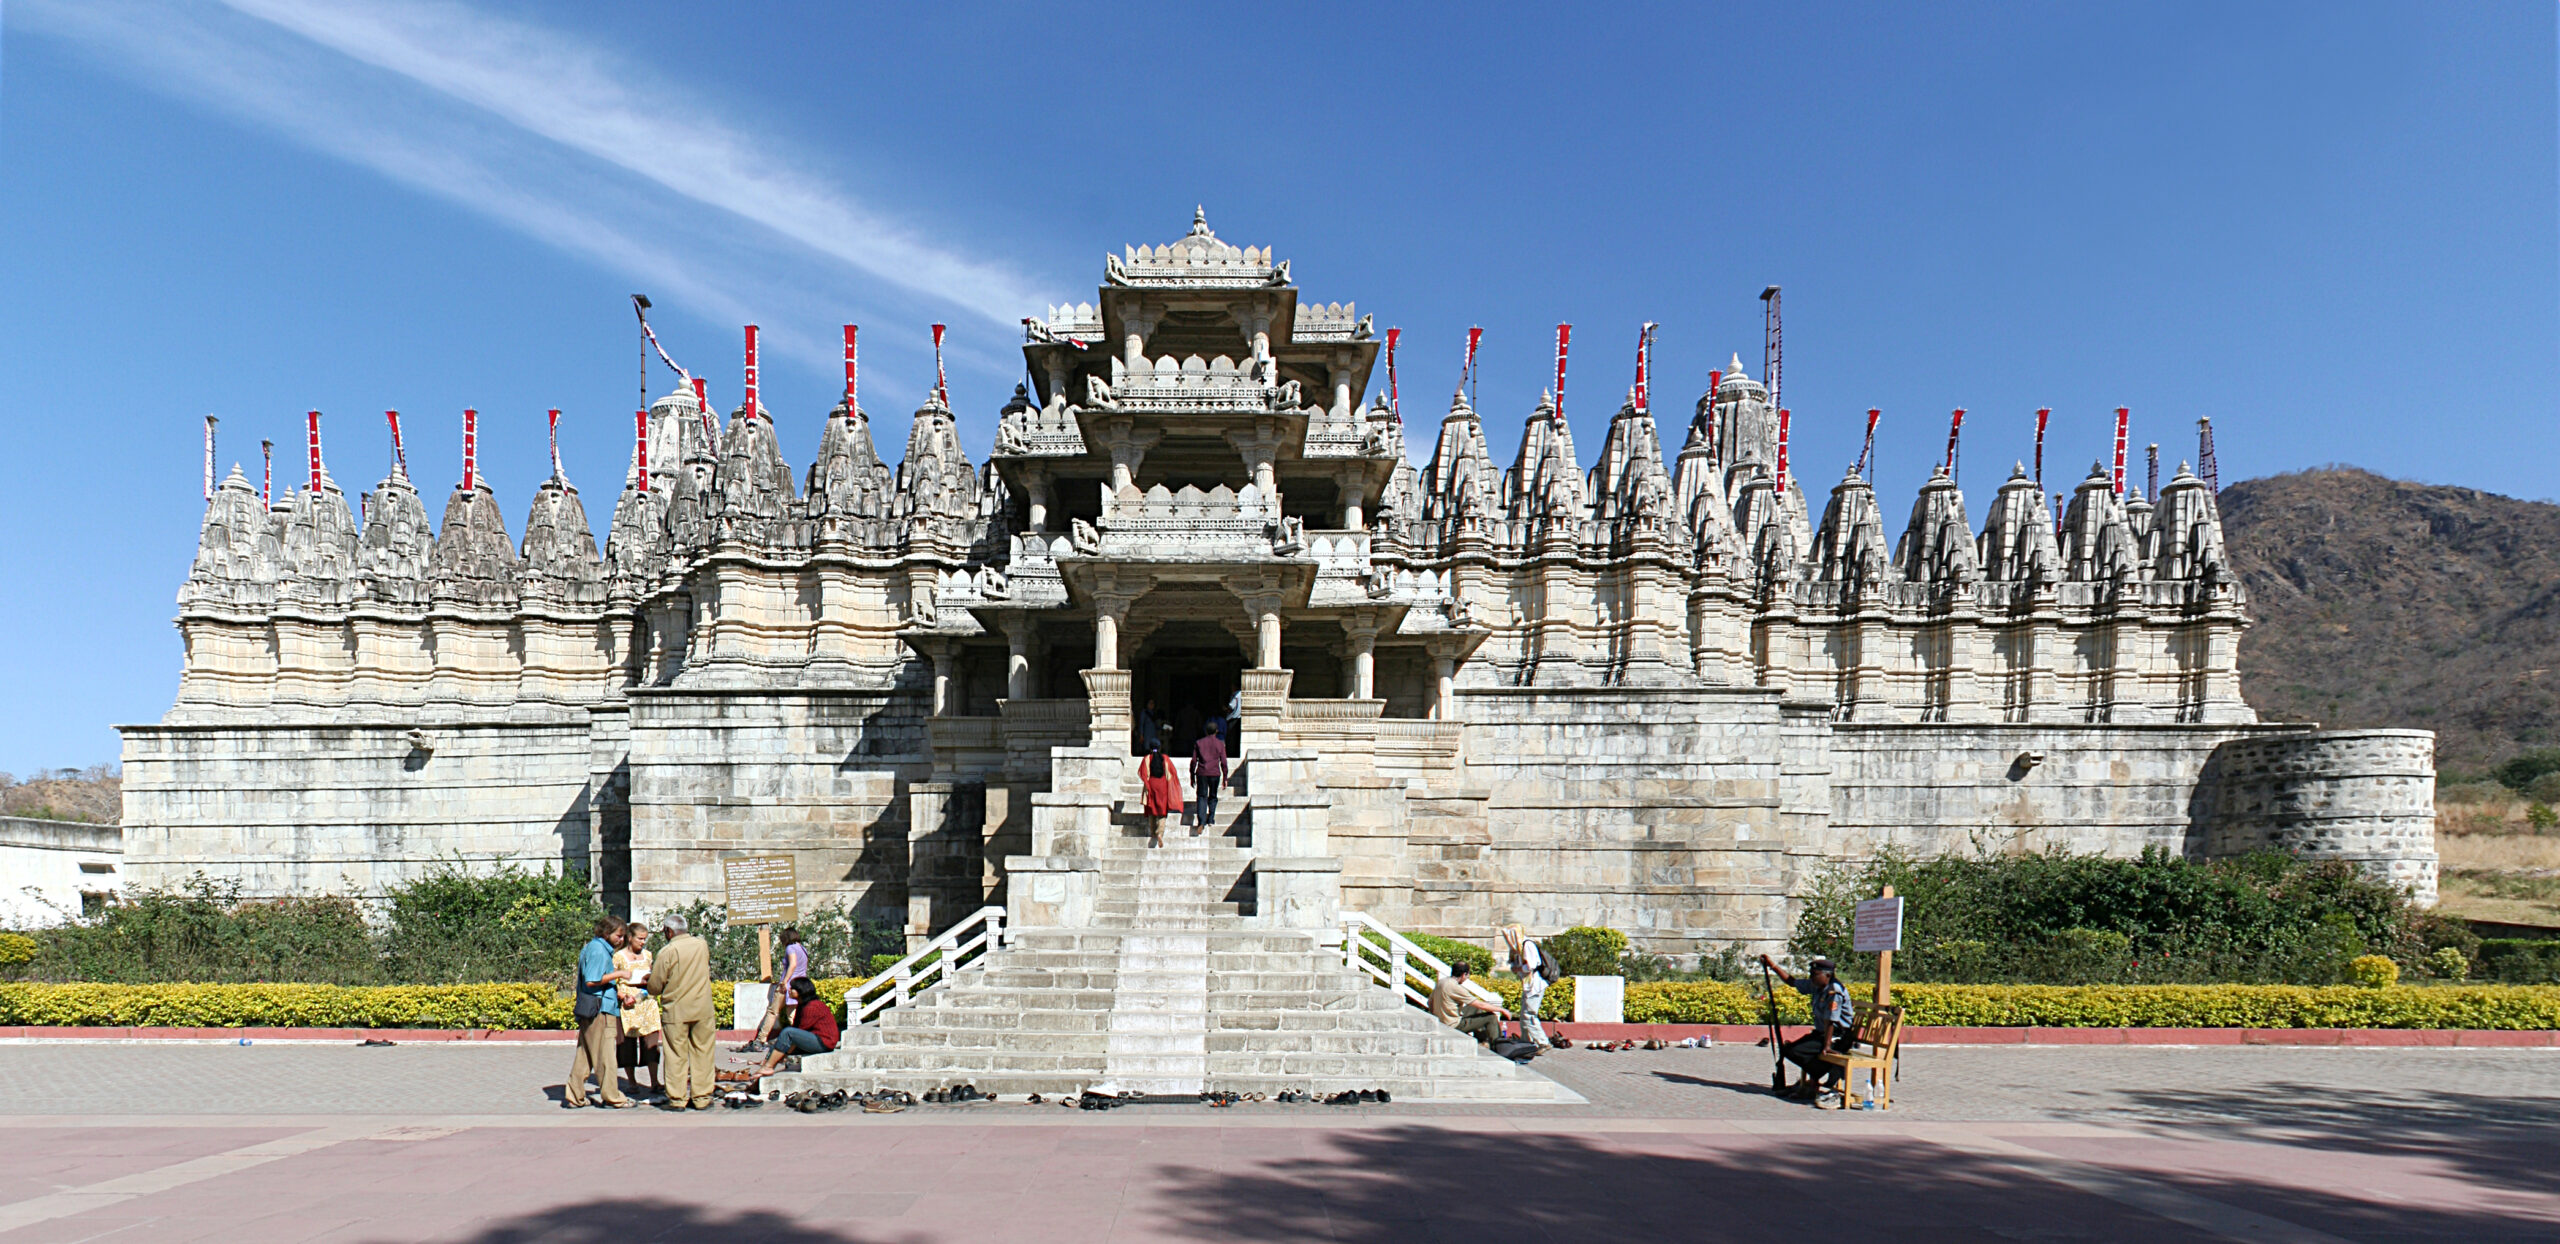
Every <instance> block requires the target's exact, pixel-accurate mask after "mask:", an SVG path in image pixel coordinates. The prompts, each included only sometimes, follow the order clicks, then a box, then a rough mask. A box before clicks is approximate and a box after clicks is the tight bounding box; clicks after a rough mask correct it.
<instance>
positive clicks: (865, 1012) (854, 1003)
mask: <svg viewBox="0 0 2560 1244" xmlns="http://www.w3.org/2000/svg"><path fill="white" fill-rule="evenodd" d="M1004 932H1005V929H1004V908H1001V907H981V908H979V909H978V910H976V911H974V912H971V913H970V914H969V915H968V916H966V917H964V918H963V919H962V920H961V921H960V922H959V923H958V924H955V925H952V926H951V927H950V928H947V929H944V930H943V931H941V932H940V933H937V934H934V935H933V938H932V940H930V941H927V942H926V943H925V944H924V945H923V946H921V947H918V948H917V950H916V952H915V953H914V954H911V955H908V956H907V957H906V958H904V959H900V960H898V961H897V962H896V963H893V964H890V965H889V967H888V969H887V970H886V971H883V972H879V973H877V974H875V975H873V976H872V978H871V979H869V980H867V981H864V982H863V983H861V984H859V985H856V986H854V987H853V988H852V990H850V991H848V992H847V993H846V994H845V999H844V1009H845V1021H846V1022H847V1023H848V1024H864V1023H869V1022H870V1021H872V1020H873V1019H876V1018H878V1017H879V1015H880V1013H881V1012H882V1011H886V1010H888V1009H889V1008H890V1007H893V1006H904V1005H905V1004H906V1001H907V999H909V998H912V997H914V996H915V995H917V994H919V993H922V992H923V991H925V990H927V989H931V988H933V987H934V986H936V985H939V984H941V983H942V982H944V981H946V980H949V979H951V978H952V977H953V976H954V975H957V974H958V973H959V972H960V971H961V970H962V969H964V968H967V967H970V966H973V965H976V964H982V963H985V962H986V961H987V959H988V957H989V954H990V952H992V951H994V950H996V949H997V948H998V947H1001V946H1002V945H1004ZM875 990H877V991H879V992H878V993H876V994H875V993H874V991H875Z"/></svg>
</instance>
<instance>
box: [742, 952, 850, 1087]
mask: <svg viewBox="0 0 2560 1244" xmlns="http://www.w3.org/2000/svg"><path fill="white" fill-rule="evenodd" d="M791 996H792V997H793V999H795V1002H796V1005H795V1006H794V1007H793V1010H792V1019H791V1024H790V1026H789V1027H787V1028H784V1029H783V1030H782V1031H780V1032H778V1033H775V1034H774V1035H773V1053H771V1054H769V1055H767V1056H766V1057H765V1060H764V1067H763V1069H762V1070H759V1071H758V1072H757V1073H756V1074H757V1075H760V1076H769V1075H772V1074H773V1073H774V1072H775V1071H777V1070H779V1069H780V1068H781V1067H782V1060H783V1059H786V1058H790V1057H792V1056H794V1055H798V1054H824V1053H826V1052H827V1051H829V1050H832V1049H834V1048H836V1042H837V1041H839V1040H841V1039H842V1038H843V1034H842V1032H841V1031H840V1030H838V1029H837V1027H836V1009H835V1008H834V1007H832V1006H829V1005H827V1000H826V999H824V998H821V997H819V996H818V985H817V982H815V981H812V980H810V979H809V978H808V977H806V976H803V977H799V978H797V979H794V980H793V981H792V982H791Z"/></svg>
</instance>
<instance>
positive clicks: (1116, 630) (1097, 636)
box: [1093, 603, 1128, 670]
mask: <svg viewBox="0 0 2560 1244" xmlns="http://www.w3.org/2000/svg"><path fill="white" fill-rule="evenodd" d="M1127 608H1128V606H1127V604H1126V603H1122V604H1121V606H1120V608H1118V609H1106V608H1103V607H1099V606H1097V607H1096V608H1095V609H1094V611H1093V668H1095V669H1098V670H1116V669H1118V668H1120V618H1121V616H1122V611H1123V610H1125V609H1127Z"/></svg>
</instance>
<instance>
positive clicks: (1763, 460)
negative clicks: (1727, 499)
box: [1714, 355, 1793, 493]
mask: <svg viewBox="0 0 2560 1244" xmlns="http://www.w3.org/2000/svg"><path fill="white" fill-rule="evenodd" d="M1730 366H1731V370H1729V371H1727V372H1726V373H1725V374H1724V378H1723V379H1722V380H1720V381H1718V382H1717V383H1716V392H1715V423H1716V446H1715V454H1714V457H1715V461H1716V462H1717V464H1718V465H1720V466H1722V467H1723V468H1724V470H1725V491H1726V492H1727V493H1733V492H1735V491H1736V482H1737V481H1738V480H1739V479H1740V478H1741V477H1742V476H1743V475H1744V474H1746V473H1747V472H1748V471H1749V470H1750V469H1751V468H1754V467H1757V468H1760V469H1762V470H1765V471H1767V472H1769V473H1770V474H1771V475H1772V476H1775V475H1776V474H1777V471H1778V411H1777V408H1775V407H1773V406H1771V405H1769V391H1768V390H1767V389H1766V388H1763V387H1761V384H1760V382H1759V381H1757V380H1753V379H1752V378H1751V377H1750V376H1748V375H1746V374H1744V372H1743V370H1742V356H1740V355H1735V356H1734V359H1733V362H1732V363H1731V364H1730ZM1789 483H1790V484H1792V483H1793V481H1789Z"/></svg>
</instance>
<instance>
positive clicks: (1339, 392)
mask: <svg viewBox="0 0 2560 1244" xmlns="http://www.w3.org/2000/svg"><path fill="white" fill-rule="evenodd" d="M1329 370H1330V371H1331V372H1332V375H1333V406H1332V408H1331V410H1330V411H1329V412H1328V413H1330V414H1331V415H1332V416H1333V417H1334V418H1336V419H1348V418H1350V417H1351V353H1350V352H1349V351H1347V350H1342V351H1336V352H1335V353H1334V357H1333V363H1332V365H1331V367H1330V368H1329Z"/></svg>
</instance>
